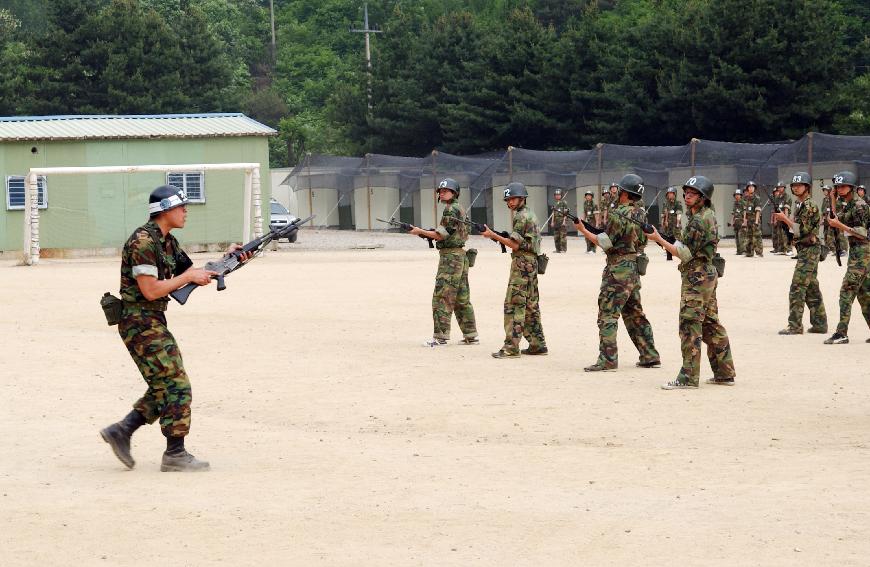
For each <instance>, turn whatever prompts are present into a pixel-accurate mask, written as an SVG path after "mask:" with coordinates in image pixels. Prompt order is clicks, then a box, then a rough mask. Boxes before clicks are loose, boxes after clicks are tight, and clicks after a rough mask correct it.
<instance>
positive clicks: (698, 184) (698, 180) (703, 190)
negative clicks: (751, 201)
mask: <svg viewBox="0 0 870 567" xmlns="http://www.w3.org/2000/svg"><path fill="white" fill-rule="evenodd" d="M747 185H749V183H747ZM686 189H694V190H695V191H697V192H699V193H700V194H701V195H703V196H704V198H705V199H707V200H708V201H710V200H712V199H713V183H712V182H711V181H710V180H709V179H707V178H706V177H704V176H703V175H696V176H694V177H690V178H689V179H687V180H686V182H685V183H683V190H686Z"/></svg>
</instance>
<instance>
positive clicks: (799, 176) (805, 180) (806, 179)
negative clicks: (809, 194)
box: [789, 171, 813, 191]
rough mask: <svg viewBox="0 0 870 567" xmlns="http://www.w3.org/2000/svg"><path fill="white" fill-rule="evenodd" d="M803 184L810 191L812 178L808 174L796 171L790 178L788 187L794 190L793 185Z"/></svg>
mask: <svg viewBox="0 0 870 567" xmlns="http://www.w3.org/2000/svg"><path fill="white" fill-rule="evenodd" d="M800 184H804V185H806V186H807V187H808V188H809V190H810V191H812V190H813V178H812V177H810V174H809V173H807V172H806V171H798V172H797V173H795V174H794V175H792V177H791V183H789V186H790V187H791V188H792V189H794V186H795V185H800Z"/></svg>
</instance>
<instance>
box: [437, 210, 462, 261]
mask: <svg viewBox="0 0 870 567" xmlns="http://www.w3.org/2000/svg"><path fill="white" fill-rule="evenodd" d="M464 218H465V211H464V210H463V209H462V207H461V206H460V205H459V203H457V202H456V200H455V199H454V200H453V201H450V202H449V203H446V204H445V205H444V212H443V213H441V224H439V225H438V227H437V228H436V229H435V232H437V233H438V234H440V235H441V236H442V237H444V240H439V241H438V242H436V243H435V247H436V248H437V249H438V250H441V249H442V248H462V247H463V246H465V241H466V240H468V225H467V224H465V223H464V222H461V219H464Z"/></svg>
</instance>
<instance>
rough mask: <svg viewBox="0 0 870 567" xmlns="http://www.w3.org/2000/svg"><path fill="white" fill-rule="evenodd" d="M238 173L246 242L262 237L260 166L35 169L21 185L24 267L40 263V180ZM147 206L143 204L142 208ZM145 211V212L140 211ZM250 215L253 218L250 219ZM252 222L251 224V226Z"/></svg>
mask: <svg viewBox="0 0 870 567" xmlns="http://www.w3.org/2000/svg"><path fill="white" fill-rule="evenodd" d="M228 170H241V171H243V172H244V174H245V189H244V207H243V208H244V210H243V214H244V220H243V222H242V234H241V235H240V236H241V240H242V241H243V242H247V241H249V240H252V239H253V238H256V237H259V236H262V235H263V212H262V210H263V208H262V197H261V195H262V192H261V189H260V164H259V163H201V164H171V165H112V166H89V167H34V168H31V169H30V171H29V172H28V173H27V177H26V179H25V183H24V223H23V224H24V239H23V241H22V252H23V258H22V260H23V263H24V264H26V265H28V266H32V265H34V264H38V263H39V251H40V240H39V188H38V183H39V180H40V178H41V177H44V178H48V177H49V176H52V177H53V176H56V175H91V174H97V173H110V174H111V173H114V174H118V173H155V172H162V173H164V174H168V173H170V172H177V171H185V172H202V173H205V172H206V171H228ZM144 206H147V203H143V207H144ZM143 210H145V209H143ZM252 212H253V215H252ZM252 221H253V222H252Z"/></svg>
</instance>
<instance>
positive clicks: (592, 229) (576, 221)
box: [565, 210, 604, 234]
mask: <svg viewBox="0 0 870 567" xmlns="http://www.w3.org/2000/svg"><path fill="white" fill-rule="evenodd" d="M565 216H566V217H568V218H569V219H571V220H572V221H573V222H574V224H582V225H583V226H585V227H586V230H588V231H589V232H591V233H592V234H601V233H602V232H604V229H603V228H598V227H597V226H594V225H591V224H589V223H588V222H586V221H585V220H583V219H581V218H580V217H577V216H574V215H572V214H571V211H570V210H568V212H566V213H565Z"/></svg>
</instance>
